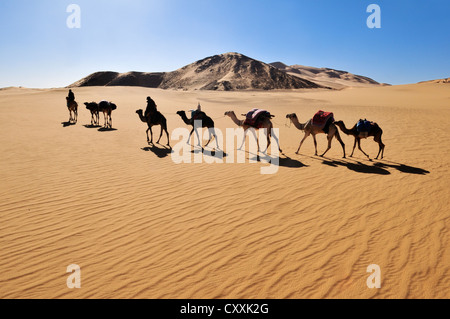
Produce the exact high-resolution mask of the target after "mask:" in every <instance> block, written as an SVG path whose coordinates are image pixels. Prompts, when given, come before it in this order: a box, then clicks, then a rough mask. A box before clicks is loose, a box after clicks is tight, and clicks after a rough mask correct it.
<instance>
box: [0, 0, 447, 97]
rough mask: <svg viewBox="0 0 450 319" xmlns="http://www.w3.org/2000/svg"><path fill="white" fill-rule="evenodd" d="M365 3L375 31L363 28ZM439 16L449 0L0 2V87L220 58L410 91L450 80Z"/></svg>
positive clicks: (443, 21) (60, 82) (56, 83)
mask: <svg viewBox="0 0 450 319" xmlns="http://www.w3.org/2000/svg"><path fill="white" fill-rule="evenodd" d="M372 3H374V4H378V5H379V6H380V8H381V29H369V28H368V27H367V24H366V21H367V18H368V17H369V15H370V13H367V12H366V9H367V6H368V5H369V4H372ZM70 4H77V5H79V7H80V8H81V15H80V18H81V27H80V28H79V29H78V28H74V29H70V28H68V27H67V23H66V21H67V18H68V17H69V16H70V13H67V12H66V9H67V7H68V6H69V5H70ZM449 17H450V1H449V0H426V1H425V0H421V1H418V0H368V1H367V0H128V1H125V0H89V1H87V0H69V1H66V0H38V1H36V0H1V1H0V39H1V40H0V41H1V42H0V43H1V44H0V87H6V86H25V87H42V88H46V87H62V86H67V85H69V84H71V83H73V82H75V81H77V80H79V79H81V78H82V77H84V76H87V75H88V74H90V73H93V72H95V71H106V70H108V71H117V72H127V71H143V72H156V71H173V70H175V69H178V68H180V67H182V66H184V65H186V64H189V63H192V62H195V61H196V60H199V59H202V58H204V57H207V56H211V55H214V54H220V53H225V52H239V53H242V54H245V55H247V56H250V57H252V58H255V59H257V60H261V61H263V62H267V63H270V62H275V61H281V62H284V63H285V64H288V65H292V64H302V65H308V66H314V67H330V68H335V69H339V70H345V71H349V72H351V73H355V74H359V75H365V76H368V77H371V78H373V79H374V80H376V81H379V82H385V83H391V84H405V83H415V82H418V81H424V80H431V79H437V78H444V77H449V76H450V18H449Z"/></svg>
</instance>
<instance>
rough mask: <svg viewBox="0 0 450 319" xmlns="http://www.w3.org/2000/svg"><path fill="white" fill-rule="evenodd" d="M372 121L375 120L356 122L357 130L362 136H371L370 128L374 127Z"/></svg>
mask: <svg viewBox="0 0 450 319" xmlns="http://www.w3.org/2000/svg"><path fill="white" fill-rule="evenodd" d="M372 123H373V122H371V121H368V120H366V119H364V120H359V121H358V123H356V131H357V132H358V133H359V137H360V138H367V137H368V136H369V133H370V130H371V129H372Z"/></svg>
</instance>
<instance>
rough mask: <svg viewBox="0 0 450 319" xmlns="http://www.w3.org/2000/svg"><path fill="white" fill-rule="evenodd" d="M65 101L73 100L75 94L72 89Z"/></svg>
mask: <svg viewBox="0 0 450 319" xmlns="http://www.w3.org/2000/svg"><path fill="white" fill-rule="evenodd" d="M67 101H69V102H73V101H75V94H73V92H72V91H69V95H68V96H67Z"/></svg>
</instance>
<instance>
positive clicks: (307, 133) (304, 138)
mask: <svg viewBox="0 0 450 319" xmlns="http://www.w3.org/2000/svg"><path fill="white" fill-rule="evenodd" d="M309 134H311V133H310V132H305V136H304V137H303V139H302V141H301V142H300V146H299V147H298V150H297V152H295V154H298V153H299V152H300V148H301V147H302V144H303V142H304V141H305V140H306V138H307V137H308V136H309ZM316 155H317V154H316Z"/></svg>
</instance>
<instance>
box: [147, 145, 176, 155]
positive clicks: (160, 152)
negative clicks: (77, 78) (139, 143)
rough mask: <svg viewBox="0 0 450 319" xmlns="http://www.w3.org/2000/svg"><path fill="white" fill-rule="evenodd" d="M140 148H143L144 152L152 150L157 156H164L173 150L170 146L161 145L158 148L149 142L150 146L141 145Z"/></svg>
mask: <svg viewBox="0 0 450 319" xmlns="http://www.w3.org/2000/svg"><path fill="white" fill-rule="evenodd" d="M141 150H143V151H145V152H152V153H153V154H155V155H156V156H158V157H159V158H165V157H167V156H169V154H171V153H172V152H173V150H172V148H169V147H167V146H163V147H162V148H160V147H157V146H156V145H155V144H151V145H150V146H147V147H143V148H141Z"/></svg>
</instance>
